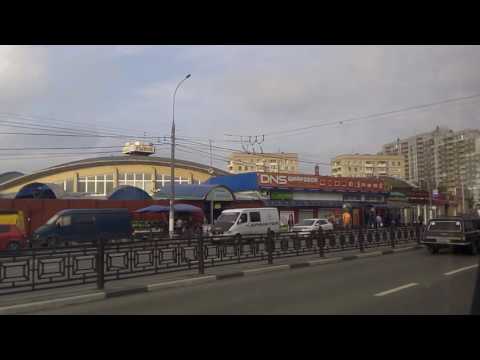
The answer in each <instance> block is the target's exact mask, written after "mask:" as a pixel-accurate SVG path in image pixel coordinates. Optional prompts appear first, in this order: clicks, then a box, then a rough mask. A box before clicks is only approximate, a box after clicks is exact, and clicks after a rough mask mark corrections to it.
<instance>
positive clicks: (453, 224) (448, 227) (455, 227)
mask: <svg viewBox="0 0 480 360" xmlns="http://www.w3.org/2000/svg"><path fill="white" fill-rule="evenodd" d="M428 231H454V232H461V231H462V223H461V222H460V221H431V222H430V224H429V225H428Z"/></svg>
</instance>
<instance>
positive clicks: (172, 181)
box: [168, 74, 191, 238]
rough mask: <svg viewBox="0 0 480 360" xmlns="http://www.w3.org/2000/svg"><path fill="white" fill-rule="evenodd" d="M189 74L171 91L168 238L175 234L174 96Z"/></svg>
mask: <svg viewBox="0 0 480 360" xmlns="http://www.w3.org/2000/svg"><path fill="white" fill-rule="evenodd" d="M190 76H191V75H190V74H188V75H187V76H185V78H184V79H182V81H180V82H179V83H178V85H177V87H176V88H175V91H174V93H173V111H172V135H171V160H170V186H171V194H170V213H169V218H168V233H169V234H170V238H173V236H174V234H175V229H174V225H175V219H174V217H175V208H174V205H175V96H176V95H177V90H178V88H179V87H180V85H182V83H183V82H184V81H185V80H187V79H188V78H189V77H190Z"/></svg>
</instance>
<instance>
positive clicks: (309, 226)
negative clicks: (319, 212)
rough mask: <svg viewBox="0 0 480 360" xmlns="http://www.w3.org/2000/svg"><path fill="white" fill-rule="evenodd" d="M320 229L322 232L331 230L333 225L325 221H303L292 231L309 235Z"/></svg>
mask: <svg viewBox="0 0 480 360" xmlns="http://www.w3.org/2000/svg"><path fill="white" fill-rule="evenodd" d="M320 227H322V230H323V231H329V230H333V224H332V223H331V222H329V221H328V220H327V219H304V220H302V221H301V222H300V223H298V224H297V225H295V226H294V227H293V231H295V232H300V233H305V234H306V233H311V232H312V231H317V230H318V229H319V228H320Z"/></svg>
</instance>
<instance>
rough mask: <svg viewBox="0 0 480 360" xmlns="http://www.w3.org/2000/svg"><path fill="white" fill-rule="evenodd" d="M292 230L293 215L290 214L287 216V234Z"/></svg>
mask: <svg viewBox="0 0 480 360" xmlns="http://www.w3.org/2000/svg"><path fill="white" fill-rule="evenodd" d="M292 229H293V215H292V214H290V215H289V216H288V232H290V231H292Z"/></svg>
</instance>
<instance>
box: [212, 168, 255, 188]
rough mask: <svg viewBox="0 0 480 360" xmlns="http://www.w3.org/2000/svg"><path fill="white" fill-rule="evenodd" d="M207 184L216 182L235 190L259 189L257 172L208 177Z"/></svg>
mask: <svg viewBox="0 0 480 360" xmlns="http://www.w3.org/2000/svg"><path fill="white" fill-rule="evenodd" d="M205 184H216V185H223V186H226V187H228V188H229V189H230V190H231V191H233V192H240V191H254V190H259V189H260V188H259V186H258V184H257V173H255V172H251V173H244V174H237V175H226V176H216V177H213V178H210V179H208V180H207V181H206V182H205Z"/></svg>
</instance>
